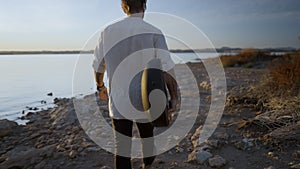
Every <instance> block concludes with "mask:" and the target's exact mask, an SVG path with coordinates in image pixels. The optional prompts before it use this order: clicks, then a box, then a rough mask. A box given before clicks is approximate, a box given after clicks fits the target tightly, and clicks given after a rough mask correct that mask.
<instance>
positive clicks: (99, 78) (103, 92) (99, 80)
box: [94, 71, 108, 101]
mask: <svg viewBox="0 0 300 169" xmlns="http://www.w3.org/2000/svg"><path fill="white" fill-rule="evenodd" d="M94 74H95V81H96V86H97V91H98V95H99V98H100V99H101V100H104V101H107V100H108V97H107V89H106V87H105V86H104V82H103V77H104V73H99V72H96V71H94Z"/></svg>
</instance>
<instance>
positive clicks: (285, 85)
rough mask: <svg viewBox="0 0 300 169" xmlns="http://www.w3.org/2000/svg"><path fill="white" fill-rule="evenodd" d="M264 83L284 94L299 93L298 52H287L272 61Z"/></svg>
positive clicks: (299, 57)
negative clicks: (267, 79) (268, 74)
mask: <svg viewBox="0 0 300 169" xmlns="http://www.w3.org/2000/svg"><path fill="white" fill-rule="evenodd" d="M269 71H270V76H271V77H270V79H269V81H268V83H267V84H266V85H269V87H271V88H272V90H273V92H275V93H278V94H280V95H285V96H297V95H298V94H300V93H299V92H300V53H294V54H288V55H285V56H283V57H281V58H277V59H276V60H274V61H273V63H272V66H270V67H269Z"/></svg>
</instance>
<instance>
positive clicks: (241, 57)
mask: <svg viewBox="0 0 300 169" xmlns="http://www.w3.org/2000/svg"><path fill="white" fill-rule="evenodd" d="M273 57H274V56H272V55H270V54H269V53H268V52H264V51H260V50H255V49H251V48H249V49H244V50H242V51H241V52H240V53H238V54H237V55H224V56H221V58H220V59H221V62H222V64H223V67H232V66H243V65H244V66H245V67H247V66H248V65H247V64H249V63H251V62H257V61H262V60H266V59H270V58H273ZM250 67H251V66H250Z"/></svg>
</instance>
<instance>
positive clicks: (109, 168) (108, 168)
mask: <svg viewBox="0 0 300 169" xmlns="http://www.w3.org/2000/svg"><path fill="white" fill-rule="evenodd" d="M100 169H112V168H111V167H109V166H103V167H101V168H100Z"/></svg>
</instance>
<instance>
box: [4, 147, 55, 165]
mask: <svg viewBox="0 0 300 169" xmlns="http://www.w3.org/2000/svg"><path fill="white" fill-rule="evenodd" d="M54 148H55V145H49V146H46V147H43V148H41V149H35V148H28V147H16V148H14V149H12V150H11V151H10V152H8V153H7V155H8V158H7V160H6V161H4V162H3V163H1V164H0V168H14V167H15V168H17V167H19V168H28V167H29V166H30V165H34V164H37V163H39V162H41V161H42V158H44V157H45V154H48V153H50V154H51V153H52V152H53V150H54Z"/></svg>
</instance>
